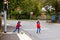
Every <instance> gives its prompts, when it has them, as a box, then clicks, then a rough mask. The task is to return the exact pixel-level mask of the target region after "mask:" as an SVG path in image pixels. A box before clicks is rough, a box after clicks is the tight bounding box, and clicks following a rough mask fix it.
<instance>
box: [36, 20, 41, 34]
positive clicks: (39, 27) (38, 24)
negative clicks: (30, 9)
mask: <svg viewBox="0 0 60 40" xmlns="http://www.w3.org/2000/svg"><path fill="white" fill-rule="evenodd" d="M40 30H41V25H40V22H39V19H38V21H37V33H40Z"/></svg>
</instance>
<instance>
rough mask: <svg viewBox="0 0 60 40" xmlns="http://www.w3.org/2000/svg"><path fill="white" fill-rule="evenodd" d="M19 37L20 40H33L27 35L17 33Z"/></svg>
mask: <svg viewBox="0 0 60 40" xmlns="http://www.w3.org/2000/svg"><path fill="white" fill-rule="evenodd" d="M17 35H18V37H19V38H20V40H32V39H31V38H30V37H29V36H28V35H27V34H25V33H23V34H21V33H17Z"/></svg>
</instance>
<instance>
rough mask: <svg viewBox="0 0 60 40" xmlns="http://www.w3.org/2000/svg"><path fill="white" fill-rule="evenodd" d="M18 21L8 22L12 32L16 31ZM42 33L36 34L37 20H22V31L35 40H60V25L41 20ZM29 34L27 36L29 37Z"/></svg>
mask: <svg viewBox="0 0 60 40" xmlns="http://www.w3.org/2000/svg"><path fill="white" fill-rule="evenodd" d="M16 23H17V20H8V23H7V24H9V26H10V31H9V32H12V31H13V30H14V29H15V26H16ZM40 24H41V33H36V20H21V25H22V27H21V30H23V31H24V32H26V33H28V34H29V37H32V38H33V39H34V40H60V24H59V23H46V20H43V21H42V20H40ZM28 34H27V35H28Z"/></svg>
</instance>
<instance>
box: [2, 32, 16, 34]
mask: <svg viewBox="0 0 60 40" xmlns="http://www.w3.org/2000/svg"><path fill="white" fill-rule="evenodd" d="M2 34H17V32H7V33H4V32H2Z"/></svg>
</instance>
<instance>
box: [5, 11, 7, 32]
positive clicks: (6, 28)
mask: <svg viewBox="0 0 60 40" xmlns="http://www.w3.org/2000/svg"><path fill="white" fill-rule="evenodd" d="M6 13H7V11H6V10H4V33H6V32H7V26H6Z"/></svg>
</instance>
